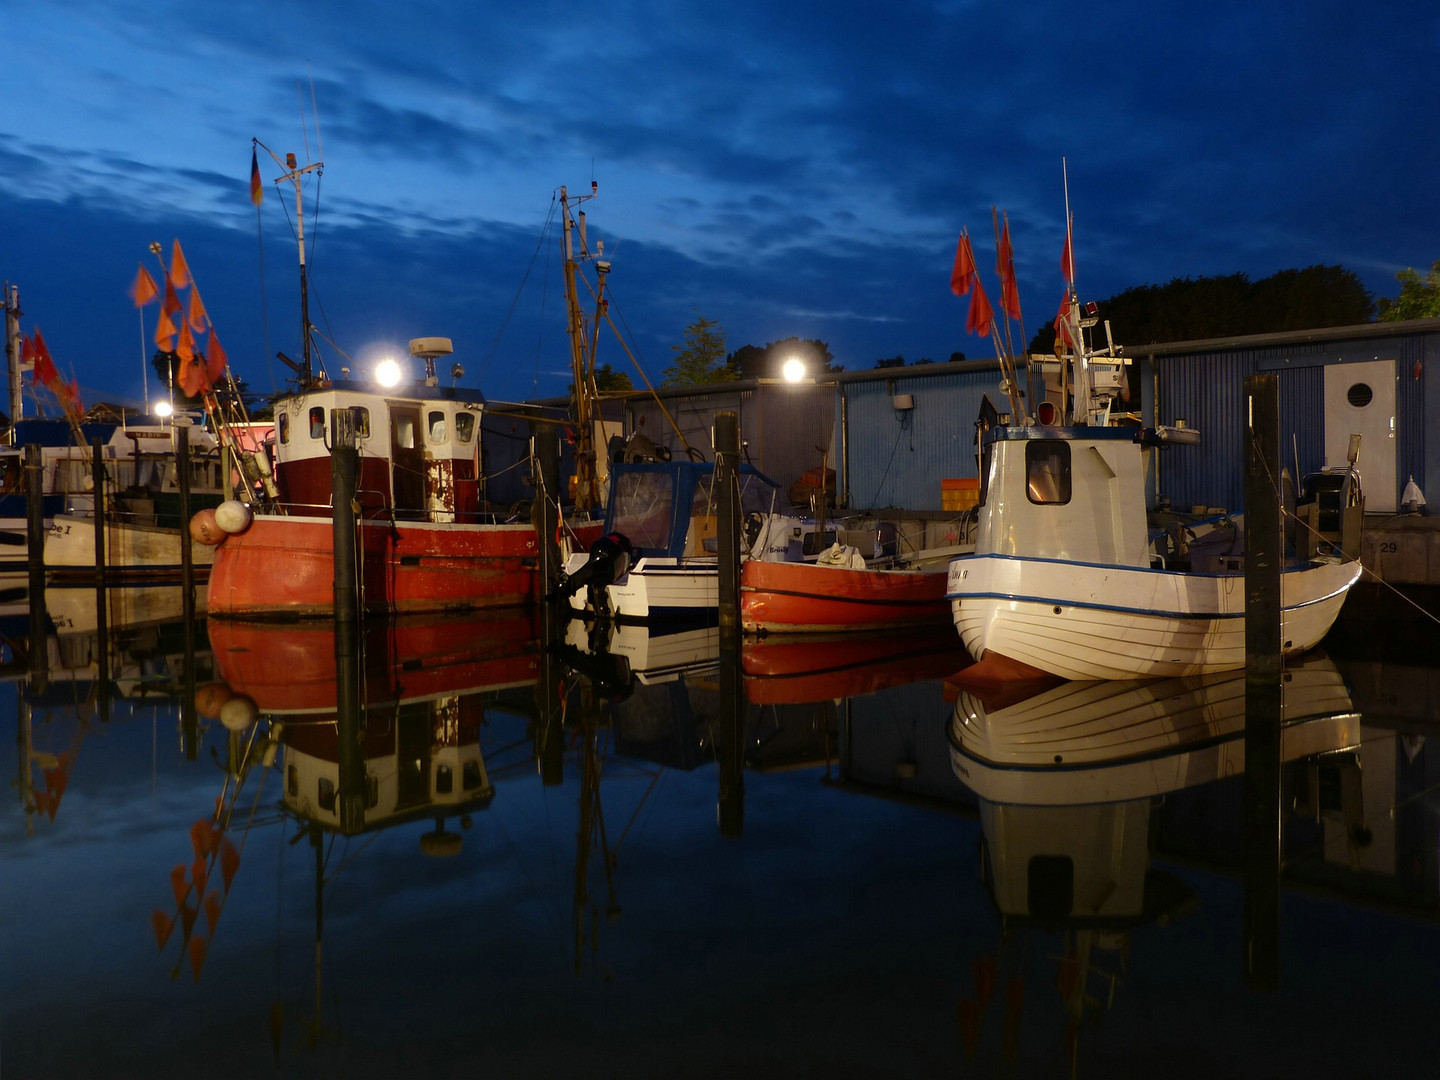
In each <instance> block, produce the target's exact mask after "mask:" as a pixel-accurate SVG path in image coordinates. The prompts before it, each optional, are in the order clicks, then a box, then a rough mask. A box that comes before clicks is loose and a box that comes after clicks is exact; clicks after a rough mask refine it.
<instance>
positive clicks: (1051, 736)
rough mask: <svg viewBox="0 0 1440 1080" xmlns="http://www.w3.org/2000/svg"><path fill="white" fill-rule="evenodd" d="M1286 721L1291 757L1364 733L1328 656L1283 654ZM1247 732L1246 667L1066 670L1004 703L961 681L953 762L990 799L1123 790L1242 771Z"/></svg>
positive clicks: (1286, 753)
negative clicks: (1176, 673) (1148, 672)
mask: <svg viewBox="0 0 1440 1080" xmlns="http://www.w3.org/2000/svg"><path fill="white" fill-rule="evenodd" d="M963 678H964V673H963V672H962V673H961V675H960V676H957V680H958V681H960V682H961V683H962V686H963ZM1280 724H1281V728H1280V746H1281V756H1282V758H1283V759H1284V760H1286V761H1290V760H1294V759H1298V758H1305V757H1312V756H1315V755H1318V754H1324V753H1331V752H1335V751H1339V750H1345V749H1353V748H1354V747H1356V746H1358V745H1359V744H1360V715H1359V714H1358V713H1357V712H1356V711H1355V710H1354V706H1353V703H1352V701H1351V697H1350V691H1349V689H1348V688H1347V687H1346V685H1345V680H1344V678H1343V676H1342V675H1341V674H1340V672H1339V670H1338V669H1337V668H1336V666H1335V664H1334V662H1333V661H1331V660H1330V658H1329V657H1327V656H1325V655H1324V654H1323V653H1320V652H1315V653H1312V654H1310V655H1308V656H1306V657H1303V658H1301V659H1300V661H1299V662H1298V663H1290V664H1287V666H1286V668H1285V672H1284V675H1283V682H1282V704H1281V719H1280ZM1244 734H1245V673H1244V672H1243V671H1237V672H1224V673H1208V674H1202V675H1187V676H1180V677H1176V678H1170V679H1145V680H1130V681H1095V682H1065V683H1061V684H1059V685H1058V686H1054V687H1051V688H1050V689H1048V690H1044V691H1042V692H1040V693H1038V694H1035V695H1033V696H1031V697H1028V698H1025V699H1023V700H1021V701H1019V702H1015V703H1013V704H1007V705H1003V706H1001V707H999V708H990V707H987V706H986V704H985V702H984V701H983V700H982V699H981V698H980V697H979V696H977V695H976V694H974V693H972V692H970V691H967V690H964V689H962V690H961V692H960V694H959V695H958V696H957V698H956V700H955V712H954V714H953V717H952V719H951V723H950V747H951V752H950V753H951V765H952V767H953V768H954V770H955V775H956V776H958V777H959V778H960V779H961V780H962V781H964V783H965V784H966V786H968V787H969V788H970V789H971V790H972V791H974V792H975V793H976V794H977V795H978V796H980V797H981V798H982V799H985V800H988V801H990V802H994V803H1023V804H1028V805H1041V806H1051V805H1075V804H1080V803H1097V802H1119V801H1122V800H1129V799H1138V798H1148V797H1150V796H1153V795H1159V794H1164V793H1165V792H1167V791H1176V790H1179V789H1181V788H1186V787H1193V786H1194V785H1196V784H1200V783H1205V782H1207V781H1209V780H1217V779H1220V778H1222V777H1226V776H1233V775H1239V774H1240V773H1242V772H1243V771H1244V768H1245V739H1244Z"/></svg>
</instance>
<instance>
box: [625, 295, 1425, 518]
mask: <svg viewBox="0 0 1440 1080" xmlns="http://www.w3.org/2000/svg"><path fill="white" fill-rule="evenodd" d="M1115 330H1116V339H1117V341H1119V342H1121V343H1122V344H1124V330H1123V328H1122V327H1116V328H1115ZM1125 353H1126V355H1128V356H1129V357H1130V358H1131V361H1132V364H1133V365H1134V367H1135V370H1136V381H1137V382H1138V385H1139V386H1140V389H1141V400H1140V402H1139V404H1140V407H1141V415H1142V420H1143V422H1144V423H1145V424H1146V425H1154V424H1157V423H1158V424H1175V423H1176V422H1178V421H1181V420H1183V421H1185V423H1187V424H1188V425H1189V426H1191V427H1194V428H1197V429H1198V430H1199V431H1200V437H1201V443H1200V445H1199V446H1175V447H1168V448H1166V449H1164V450H1162V451H1161V452H1160V453H1159V454H1158V455H1157V464H1156V474H1155V476H1154V478H1153V485H1152V488H1151V501H1152V503H1153V502H1154V501H1156V500H1157V499H1160V498H1164V499H1167V500H1169V502H1170V504H1171V505H1172V506H1174V507H1175V508H1177V509H1186V510H1188V509H1190V508H1191V507H1193V506H1206V507H1224V508H1225V509H1231V510H1233V509H1238V508H1240V506H1241V504H1242V493H1243V491H1244V484H1245V478H1244V475H1243V462H1244V453H1243V443H1242V431H1243V420H1244V418H1243V416H1242V415H1241V401H1242V392H1243V388H1244V380H1245V377H1246V376H1247V375H1252V374H1264V373H1275V374H1277V375H1279V376H1280V409H1281V417H1280V419H1281V432H1282V442H1283V447H1284V452H1283V454H1282V458H1283V462H1284V464H1285V465H1286V466H1287V467H1288V468H1289V469H1290V470H1291V471H1292V472H1293V473H1294V474H1295V475H1296V476H1297V477H1298V478H1300V479H1303V478H1304V477H1305V476H1306V475H1308V474H1310V473H1314V472H1318V471H1319V470H1320V469H1321V468H1322V467H1323V466H1325V465H1339V464H1343V463H1344V461H1345V455H1346V448H1347V445H1348V443H1349V439H1350V436H1351V435H1352V434H1360V435H1361V436H1362V438H1361V440H1360V457H1359V467H1360V471H1361V476H1362V479H1363V481H1364V490H1365V496H1366V504H1367V509H1368V510H1369V511H1370V512H1371V513H1372V514H1376V513H1379V514H1384V513H1393V512H1395V511H1396V509H1397V507H1398V505H1399V500H1400V496H1401V493H1402V492H1403V490H1404V487H1405V484H1406V481H1407V480H1409V479H1410V478H1411V477H1412V476H1413V477H1414V479H1415V482H1416V484H1417V485H1418V486H1419V487H1420V489H1421V491H1422V492H1423V493H1424V496H1425V499H1426V501H1427V504H1428V505H1430V506H1432V507H1440V319H1420V320H1414V321H1411V322H1399V323H1369V324H1365V325H1363V326H1344V327H1331V328H1326V329H1321V330H1312V331H1306V332H1296V333H1284V334H1258V335H1252V336H1247V337H1235V338H1223V339H1213V340H1207V341H1185V342H1172V343H1165V344H1159V345H1146V346H1136V345H1133V344H1126V347H1125ZM986 395H989V397H990V400H991V402H992V403H993V404H994V405H995V406H996V407H997V408H998V409H1000V410H1004V409H1005V407H1006V406H1005V398H1004V393H1003V391H1001V389H1000V368H999V364H998V363H997V362H996V361H995V360H971V361H962V362H960V363H946V364H924V365H917V366H912V367H903V368H887V369H876V370H867V371H857V372H840V373H837V374H834V375H831V376H827V378H826V381H824V382H818V383H802V384H798V385H792V384H788V383H782V382H775V381H770V380H760V381H756V380H746V381H741V382H733V383H718V384H711V385H707V386H703V387H687V388H679V389H668V390H663V391H661V392H660V394H659V395H658V400H657V398H656V397H652V396H651V395H649V394H644V393H636V394H634V395H632V396H629V397H628V398H626V399H624V410H625V419H626V428H625V430H626V432H627V433H632V432H642V433H644V434H646V435H649V436H650V437H651V438H652V439H654V440H655V441H656V442H657V443H659V444H662V445H666V446H668V447H670V448H671V449H672V451H674V452H677V453H680V452H683V445H682V444H681V442H680V440H679V439H678V438H677V437H676V436H675V435H674V434H673V430H672V424H671V421H672V420H673V421H674V426H675V427H678V429H679V430H680V432H681V433H683V435H684V439H685V442H687V443H689V445H691V446H693V447H695V448H696V449H697V450H698V451H699V452H700V453H701V455H702V456H703V457H704V458H705V459H706V460H709V458H710V457H711V456H712V449H711V435H710V428H711V424H712V422H713V419H714V415H715V413H716V412H718V411H721V410H731V411H734V412H736V413H738V414H739V418H740V434H741V439H742V440H743V441H744V442H745V444H746V446H745V452H746V455H747V457H748V460H749V461H750V462H751V463H752V464H754V465H755V466H756V467H757V468H759V469H761V470H762V471H764V472H765V473H767V474H768V475H770V476H771V477H772V478H773V479H775V480H776V481H778V482H779V483H780V484H781V486H782V490H784V489H786V488H788V486H789V485H790V484H791V483H793V482H794V481H795V480H796V479H797V478H798V477H799V476H800V475H801V474H802V473H804V472H806V471H807V470H810V469H813V468H816V467H817V466H818V465H820V463H821V457H822V451H821V449H820V448H821V447H824V448H826V451H825V457H826V459H827V462H828V464H829V466H830V467H831V468H833V469H834V470H835V472H836V474H837V476H836V482H837V492H838V494H839V497H840V499H841V501H842V505H844V506H846V507H848V508H850V509H853V510H880V509H900V510H913V511H939V510H941V508H942V502H941V480H943V479H946V478H950V477H975V476H976V475H977V473H978V463H977V454H976V446H975V421H976V419H977V418H978V416H979V413H980V406H981V402H982V401H983V400H984V398H985V396H986ZM1427 418H1434V419H1433V420H1430V421H1429V422H1427ZM1427 485H1428V487H1427Z"/></svg>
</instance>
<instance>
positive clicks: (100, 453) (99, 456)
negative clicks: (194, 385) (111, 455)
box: [90, 439, 110, 720]
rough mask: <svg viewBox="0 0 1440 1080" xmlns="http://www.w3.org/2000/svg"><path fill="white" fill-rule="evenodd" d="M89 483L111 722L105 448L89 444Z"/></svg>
mask: <svg viewBox="0 0 1440 1080" xmlns="http://www.w3.org/2000/svg"><path fill="white" fill-rule="evenodd" d="M90 481H91V489H92V492H93V494H94V497H95V638H96V640H95V653H96V659H97V661H98V663H99V670H98V672H97V675H98V678H97V680H96V682H97V686H96V689H97V691H98V700H99V704H100V716H101V718H102V719H106V720H108V719H109V711H110V710H109V704H110V688H109V682H110V605H109V595H108V593H107V582H106V580H105V578H106V575H105V516H106V511H107V509H108V508H107V507H106V505H105V444H104V443H103V442H101V441H100V440H99V439H95V440H93V441H92V442H91V443H90Z"/></svg>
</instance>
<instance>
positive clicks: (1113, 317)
mask: <svg viewBox="0 0 1440 1080" xmlns="http://www.w3.org/2000/svg"><path fill="white" fill-rule="evenodd" d="M1097 306H1098V307H1099V309H1100V315H1101V318H1103V319H1108V320H1109V321H1110V325H1111V326H1112V327H1113V328H1114V331H1115V336H1116V340H1117V341H1119V342H1122V343H1124V344H1126V345H1130V346H1134V345H1149V344H1153V343H1156V342H1162V341H1195V340H1200V339H1204V338H1217V337H1231V336H1239V335H1242V334H1269V333H1280V332H1283V331H1287V330H1313V329H1317V328H1319V327H1324V326H1352V325H1356V324H1359V323H1367V322H1370V321H1371V320H1372V319H1373V318H1374V314H1375V300H1374V298H1373V297H1372V296H1371V295H1370V292H1369V290H1367V289H1366V288H1365V286H1363V285H1362V284H1361V283H1360V279H1359V278H1358V277H1356V276H1355V274H1354V273H1352V272H1351V271H1349V270H1346V269H1345V268H1344V267H1341V266H1309V267H1306V268H1305V269H1304V270H1281V271H1280V272H1279V273H1276V274H1271V275H1270V276H1269V277H1267V278H1261V279H1260V280H1259V281H1251V280H1250V278H1249V276H1248V275H1246V274H1224V275H1219V276H1216V277H1201V278H1188V277H1187V278H1175V279H1174V280H1172V281H1170V282H1169V283H1168V284H1165V285H1137V286H1135V287H1134V288H1131V289H1126V290H1125V291H1124V292H1122V293H1117V294H1116V295H1115V296H1112V297H1110V298H1109V299H1107V300H1101V301H1100V302H1099V303H1098V305H1097ZM1054 347H1055V328H1054V326H1052V325H1048V324H1047V325H1046V326H1043V327H1042V328H1041V329H1040V331H1039V332H1038V333H1037V334H1036V335H1035V336H1034V337H1033V338H1032V339H1031V341H1030V351H1031V352H1032V353H1050V352H1052V351H1053V350H1054Z"/></svg>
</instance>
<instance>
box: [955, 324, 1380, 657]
mask: <svg viewBox="0 0 1440 1080" xmlns="http://www.w3.org/2000/svg"><path fill="white" fill-rule="evenodd" d="M1058 322H1059V323H1060V324H1061V326H1060V331H1061V334H1062V340H1067V343H1070V345H1069V348H1068V350H1067V351H1064V352H1063V354H1062V355H1061V356H1060V357H1059V358H1058V359H1057V360H1038V359H1037V358H1031V361H1032V362H1031V368H1032V370H1035V369H1038V370H1039V374H1041V375H1043V378H1044V387H1045V397H1044V400H1043V401H1041V402H1040V403H1039V405H1038V407H1036V409H1035V410H1034V414H1033V415H1025V414H1024V412H1023V410H1024V409H1025V403H1024V402H1023V401H1022V399H1021V397H1020V395H1019V393H1018V392H1016V391H1014V390H1012V391H1011V407H1012V409H1014V410H1015V411H1014V412H1011V413H1004V414H1002V413H999V412H996V411H993V408H992V410H991V411H990V415H989V417H988V427H989V430H987V431H984V432H983V434H982V436H981V438H982V452H981V457H982V466H981V480H982V488H981V495H980V506H979V521H978V528H977V531H976V542H975V550H974V553H973V554H968V555H961V556H958V557H956V558H954V559H952V560H951V562H950V570H949V578H948V581H947V587H946V596H947V598H948V599H949V600H950V603H951V612H952V615H953V618H954V622H955V627H956V629H957V630H958V631H959V633H960V636H961V638H962V640H963V641H964V643H965V647H966V648H967V649H968V650H969V651H970V654H971V655H972V656H974V657H975V658H976V659H977V660H981V661H983V660H984V659H985V658H986V656H987V654H988V655H990V656H992V657H994V658H995V659H996V660H997V661H1010V662H1011V663H1012V665H1014V666H1016V667H1017V668H1018V669H1020V670H1022V671H1023V670H1024V669H1026V668H1029V669H1031V673H1032V674H1033V673H1038V672H1043V673H1048V674H1050V675H1055V676H1058V677H1060V678H1062V679H1134V678H1148V677H1155V676H1162V677H1168V676H1178V675H1188V674H1196V673H1202V672H1222V671H1233V670H1236V669H1239V668H1242V667H1244V666H1245V596H1246V593H1245V572H1244V560H1243V534H1242V532H1241V530H1240V529H1239V527H1238V525H1236V522H1238V521H1239V520H1240V519H1239V518H1238V517H1237V518H1233V519H1223V520H1221V521H1218V522H1215V521H1211V522H1204V523H1200V522H1192V523H1190V524H1189V526H1188V527H1187V526H1186V525H1183V524H1181V525H1177V526H1176V527H1175V531H1174V532H1166V531H1164V530H1161V531H1159V532H1157V533H1156V534H1155V535H1154V536H1153V537H1152V534H1151V532H1150V528H1149V522H1148V516H1147V507H1146V488H1145V477H1146V473H1147V469H1149V468H1150V466H1151V462H1150V456H1151V455H1152V454H1154V453H1156V452H1158V450H1159V448H1160V447H1162V446H1165V445H1166V444H1175V443H1182V444H1185V443H1196V442H1198V441H1199V433H1198V432H1197V431H1195V430H1194V429H1193V428H1185V427H1173V428H1165V427H1161V428H1153V429H1151V428H1147V429H1141V428H1139V427H1136V426H1133V425H1126V426H1118V425H1117V424H1116V423H1114V422H1112V416H1111V404H1112V402H1113V401H1114V399H1115V398H1116V397H1117V395H1118V394H1119V393H1120V392H1121V389H1122V387H1123V386H1124V385H1125V378H1126V376H1125V360H1124V358H1123V357H1122V356H1121V354H1120V350H1119V349H1117V348H1116V347H1115V345H1114V344H1113V342H1112V341H1110V340H1109V326H1108V324H1107V325H1106V327H1105V330H1106V345H1105V346H1104V348H1103V349H1096V348H1093V347H1092V345H1091V342H1090V341H1089V339H1088V336H1089V332H1090V330H1091V329H1092V327H1093V326H1094V325H1095V323H1096V322H1097V320H1096V319H1095V318H1094V317H1087V318H1082V317H1081V315H1080V309H1079V305H1078V304H1077V303H1075V302H1074V301H1073V298H1072V300H1071V302H1070V303H1069V305H1068V307H1067V308H1066V310H1065V311H1064V312H1063V313H1062V317H1061V319H1060V320H1058ZM1011 385H1012V386H1013V381H1012V382H1011ZM986 404H987V406H988V404H989V403H988V401H987V403H986ZM986 420H987V418H986V417H985V416H983V415H982V426H985V424H986ZM1349 490H1350V491H1352V492H1354V498H1356V499H1357V500H1358V498H1359V495H1358V483H1356V484H1354V485H1351V486H1350V487H1349ZM1277 498H1279V496H1278V494H1277ZM1231 525H1236V527H1235V530H1234V536H1235V543H1234V544H1233V545H1232V546H1231V548H1230V550H1228V551H1227V552H1226V553H1225V554H1224V556H1223V557H1216V558H1208V559H1207V558H1204V557H1202V556H1201V554H1200V552H1201V551H1202V550H1203V544H1201V543H1198V542H1197V544H1196V546H1195V549H1194V551H1193V552H1192V551H1191V549H1190V547H1189V544H1190V542H1191V541H1199V540H1201V539H1202V537H1201V536H1200V535H1199V534H1201V533H1202V532H1203V531H1204V530H1205V529H1212V530H1214V529H1217V528H1218V529H1222V530H1225V529H1227V527H1228V526H1231ZM1177 536H1178V538H1179V539H1180V541H1181V543H1180V544H1178V545H1173V544H1171V545H1167V543H1166V542H1167V541H1169V540H1173V539H1175V538H1176V537H1177ZM1157 542H1158V543H1157ZM1310 548H1314V549H1315V550H1309V551H1308V557H1307V554H1306V551H1307V550H1308V549H1310ZM1181 555H1183V558H1181V557H1178V556H1181ZM1360 569H1361V567H1360V564H1359V562H1358V561H1355V560H1354V559H1351V558H1347V557H1346V556H1345V555H1342V554H1341V553H1340V551H1339V550H1338V548H1331V547H1329V546H1327V545H1324V544H1320V545H1313V544H1312V545H1301V552H1300V553H1298V554H1294V555H1292V556H1291V557H1290V558H1289V560H1288V561H1287V563H1286V564H1285V565H1284V567H1283V572H1282V574H1281V586H1280V593H1281V641H1282V651H1283V652H1284V653H1286V654H1294V653H1302V652H1305V651H1306V650H1308V649H1310V648H1312V647H1314V646H1315V645H1316V644H1317V643H1318V642H1319V641H1320V639H1321V638H1323V637H1324V636H1325V634H1326V632H1327V631H1328V630H1329V629H1330V626H1331V625H1332V624H1333V623H1334V621H1335V618H1336V616H1337V615H1338V614H1339V612H1340V607H1341V605H1342V604H1343V603H1344V601H1345V596H1346V593H1347V592H1348V591H1349V589H1350V587H1351V586H1352V585H1354V584H1355V582H1356V581H1357V580H1358V579H1359V576H1360Z"/></svg>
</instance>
